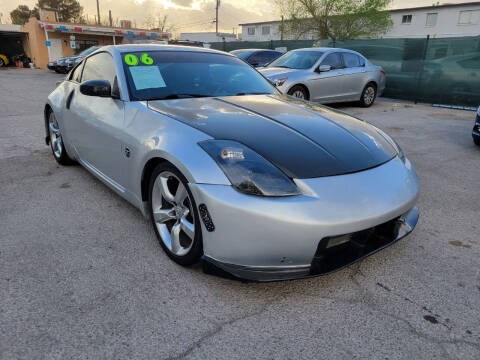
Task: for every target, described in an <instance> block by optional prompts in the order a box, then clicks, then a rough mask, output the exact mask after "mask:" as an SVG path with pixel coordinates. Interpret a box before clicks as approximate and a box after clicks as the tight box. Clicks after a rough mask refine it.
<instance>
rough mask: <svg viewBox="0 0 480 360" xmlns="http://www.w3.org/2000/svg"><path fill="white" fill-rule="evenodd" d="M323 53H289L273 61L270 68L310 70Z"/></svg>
mask: <svg viewBox="0 0 480 360" xmlns="http://www.w3.org/2000/svg"><path fill="white" fill-rule="evenodd" d="M322 55H323V52H321V51H304V50H302V51H289V52H287V53H286V54H284V55H282V56H280V57H279V58H278V59H276V60H274V61H272V62H271V63H270V64H269V65H268V67H285V68H289V69H310V68H311V67H312V66H313V65H314V64H315V63H316V62H317V61H318V59H320V57H321V56H322Z"/></svg>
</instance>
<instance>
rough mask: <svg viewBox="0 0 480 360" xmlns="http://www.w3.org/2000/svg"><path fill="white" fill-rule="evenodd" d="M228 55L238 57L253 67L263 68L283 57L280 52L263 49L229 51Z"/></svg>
mask: <svg viewBox="0 0 480 360" xmlns="http://www.w3.org/2000/svg"><path fill="white" fill-rule="evenodd" d="M230 54H233V55H235V56H237V57H239V58H240V59H242V60H243V61H245V62H247V63H249V64H250V65H252V66H253V67H262V66H265V65H267V64H269V63H271V62H272V61H273V60H275V59H277V58H279V57H280V56H282V55H283V53H282V52H280V51H277V50H265V49H240V50H233V51H230Z"/></svg>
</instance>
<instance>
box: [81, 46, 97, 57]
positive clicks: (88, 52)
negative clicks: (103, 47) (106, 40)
mask: <svg viewBox="0 0 480 360" xmlns="http://www.w3.org/2000/svg"><path fill="white" fill-rule="evenodd" d="M99 47H100V46H91V47H89V48H88V49H85V50H83V51H82V52H81V53H80V54H78V55H83V56H85V55H88V54H91V53H92V52H94V51H95V50H97V49H98V48H99Z"/></svg>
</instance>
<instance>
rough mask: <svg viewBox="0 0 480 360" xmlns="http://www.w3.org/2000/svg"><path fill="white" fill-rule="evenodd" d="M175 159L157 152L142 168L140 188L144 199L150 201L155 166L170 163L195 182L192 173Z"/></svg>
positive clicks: (190, 180)
mask: <svg viewBox="0 0 480 360" xmlns="http://www.w3.org/2000/svg"><path fill="white" fill-rule="evenodd" d="M171 160H173V159H167V157H166V156H162V155H160V154H156V155H155V156H153V157H150V158H149V159H148V160H147V161H146V162H145V165H144V166H143V168H142V176H141V178H140V190H141V197H142V201H144V202H146V201H148V190H149V189H148V188H149V184H150V177H151V176H152V174H153V171H154V170H155V168H156V167H157V166H158V165H160V164H170V165H171V166H173V167H174V168H175V169H177V170H178V171H179V172H180V173H181V174H183V176H185V178H186V179H187V181H188V182H194V179H193V176H192V174H191V173H190V172H189V171H188V170H187V168H186V167H185V166H183V165H182V164H180V163H176V161H171Z"/></svg>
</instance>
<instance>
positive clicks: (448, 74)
mask: <svg viewBox="0 0 480 360" xmlns="http://www.w3.org/2000/svg"><path fill="white" fill-rule="evenodd" d="M312 46H321V47H338V48H345V49H351V50H355V51H358V52H359V53H361V54H363V55H364V56H365V57H366V58H368V59H369V60H370V61H371V62H372V63H374V64H376V65H380V66H382V67H383V69H384V70H385V72H386V73H387V84H386V89H385V93H384V96H387V97H391V98H397V99H405V100H413V101H421V102H428V103H434V104H449V105H461V106H478V105H479V104H480V37H462V38H442V39H433V38H422V39H375V40H342V41H339V40H337V41H333V40H319V41H314V40H298V41H297V40H284V41H267V42H247V41H245V42H244V41H239V42H225V43H213V44H212V46H211V47H212V48H214V49H218V50H223V51H231V50H236V49H245V48H260V49H275V48H278V47H285V48H287V49H288V50H293V49H298V48H304V47H312Z"/></svg>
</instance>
